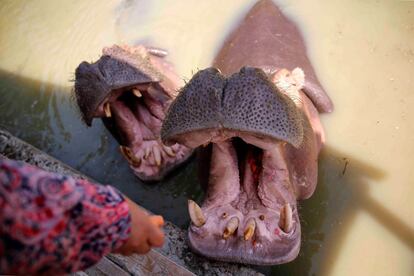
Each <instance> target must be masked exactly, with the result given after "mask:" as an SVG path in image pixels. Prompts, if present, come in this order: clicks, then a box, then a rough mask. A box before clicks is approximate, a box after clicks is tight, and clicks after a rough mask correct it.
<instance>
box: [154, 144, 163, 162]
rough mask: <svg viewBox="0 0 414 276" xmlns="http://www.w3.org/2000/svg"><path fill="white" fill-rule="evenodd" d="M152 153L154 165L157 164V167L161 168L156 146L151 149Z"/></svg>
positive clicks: (160, 158) (160, 159)
mask: <svg viewBox="0 0 414 276" xmlns="http://www.w3.org/2000/svg"><path fill="white" fill-rule="evenodd" d="M152 153H153V154H154V159H155V164H157V166H158V167H159V166H161V161H162V157H161V152H160V149H159V148H158V146H153V147H152Z"/></svg>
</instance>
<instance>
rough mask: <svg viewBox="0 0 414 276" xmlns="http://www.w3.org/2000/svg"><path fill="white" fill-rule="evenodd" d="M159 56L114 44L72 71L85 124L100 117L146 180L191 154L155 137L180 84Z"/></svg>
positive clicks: (149, 50) (146, 49) (156, 51)
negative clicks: (95, 59) (95, 60)
mask: <svg viewBox="0 0 414 276" xmlns="http://www.w3.org/2000/svg"><path fill="white" fill-rule="evenodd" d="M165 55H166V52H165V51H163V50H160V49H156V48H150V47H144V46H141V45H139V46H135V47H128V46H122V47H121V46H117V45H114V46H112V47H108V48H105V49H104V50H103V53H102V57H101V58H100V59H99V60H98V61H97V62H95V63H92V64H90V63H88V62H82V63H81V64H80V65H79V66H78V68H77V69H76V72H75V90H74V91H75V98H76V102H77V104H78V106H79V110H80V112H81V115H82V118H83V120H84V121H85V123H86V124H87V125H91V123H92V120H93V119H94V118H102V120H103V122H104V124H105V126H106V127H107V128H108V129H109V131H110V132H111V133H112V134H113V136H114V137H115V138H116V139H117V140H118V142H119V144H120V152H121V153H122V155H123V156H124V157H125V159H126V160H127V161H128V163H129V166H130V168H131V169H132V170H133V172H134V173H135V174H136V175H137V176H138V177H139V178H140V179H142V180H146V181H155V180H160V179H162V178H163V177H164V176H165V175H166V174H168V173H169V172H170V171H171V170H172V169H174V168H175V167H177V166H178V165H180V164H181V163H183V162H184V161H185V160H187V159H188V157H189V156H190V155H191V153H192V151H191V150H190V149H189V148H187V147H185V146H182V145H179V144H174V145H171V146H168V147H167V146H166V145H164V144H163V143H162V142H161V140H160V130H161V124H162V120H163V119H164V116H165V111H166V109H167V108H168V106H169V104H170V103H171V101H172V99H174V98H175V96H176V91H177V90H178V89H179V85H180V83H181V82H180V80H179V78H178V76H177V75H176V74H175V72H174V69H173V67H172V66H171V64H169V63H168V62H167V61H166V60H165Z"/></svg>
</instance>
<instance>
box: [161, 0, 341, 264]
mask: <svg viewBox="0 0 414 276" xmlns="http://www.w3.org/2000/svg"><path fill="white" fill-rule="evenodd" d="M332 109H333V106H332V103H331V101H330V99H329V97H328V96H327V94H326V93H325V91H324V89H323V88H322V86H321V84H320V83H319V81H318V79H317V77H316V74H315V72H314V70H313V68H312V65H311V63H310V61H309V59H308V57H307V55H306V48H305V45H304V41H303V39H302V37H301V35H300V33H299V31H298V29H297V27H296V26H295V25H294V24H293V23H292V22H291V21H289V20H288V19H287V18H286V17H285V16H284V15H283V14H282V13H281V11H280V10H279V9H278V7H277V6H276V5H274V4H273V2H272V1H267V0H263V1H259V2H258V3H257V4H256V5H255V6H254V7H253V8H252V9H251V10H250V12H249V13H248V14H247V15H246V17H245V19H244V20H243V21H242V22H241V23H240V25H239V27H238V28H236V30H234V31H233V32H232V33H231V34H230V36H229V37H228V38H227V39H226V41H225V43H224V46H223V47H222V49H221V50H220V51H219V53H218V55H217V57H216V58H215V60H214V62H213V67H211V68H207V69H204V70H201V71H199V72H197V73H196V74H195V75H194V76H193V77H192V79H191V80H190V81H189V82H188V83H187V84H186V85H185V87H183V88H182V89H181V91H180V93H179V95H178V96H177V98H176V99H175V100H174V101H173V103H172V104H171V106H170V107H169V109H168V112H167V115H166V117H165V119H164V121H163V125H162V129H161V137H162V140H163V142H164V143H165V144H167V145H171V144H176V143H178V144H182V145H184V146H186V147H189V148H192V149H194V148H199V151H198V156H199V162H200V164H201V165H200V173H199V175H200V184H201V185H202V186H203V187H205V188H206V196H205V198H204V200H203V202H202V204H201V207H200V206H199V205H198V204H197V203H195V202H194V201H192V200H189V202H188V208H189V214H190V218H191V225H190V227H189V234H188V235H189V243H190V246H191V248H192V249H193V250H194V251H195V252H197V253H199V254H201V255H204V256H206V257H208V258H212V259H216V260H222V261H230V262H240V263H248V264H259V265H275V264H281V263H285V262H289V261H291V260H293V259H295V258H296V256H297V255H298V253H299V250H300V243H301V227H300V221H299V213H298V206H297V200H300V199H306V198H308V197H310V196H311V195H312V194H313V192H314V190H315V188H316V184H317V160H318V155H319V151H320V149H321V147H322V145H323V143H324V140H325V138H324V132H323V128H322V125H321V123H320V121H319V112H331V111H332ZM318 110H319V112H318ZM304 219H306V218H304Z"/></svg>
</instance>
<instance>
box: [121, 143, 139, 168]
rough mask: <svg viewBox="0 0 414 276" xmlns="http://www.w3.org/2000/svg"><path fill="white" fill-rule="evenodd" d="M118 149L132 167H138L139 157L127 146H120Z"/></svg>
mask: <svg viewBox="0 0 414 276" xmlns="http://www.w3.org/2000/svg"><path fill="white" fill-rule="evenodd" d="M119 150H120V152H121V154H122V155H123V156H124V157H125V159H126V160H128V162H130V163H131V164H132V165H133V166H134V167H139V165H141V159H139V158H137V157H136V156H135V155H134V153H133V152H132V150H131V149H130V148H129V147H126V146H120V147H119Z"/></svg>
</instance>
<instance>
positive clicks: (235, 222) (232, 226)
mask: <svg viewBox="0 0 414 276" xmlns="http://www.w3.org/2000/svg"><path fill="white" fill-rule="evenodd" d="M237 227H239V218H237V217H232V218H231V219H230V220H229V221H228V222H227V225H226V228H225V229H224V232H223V238H224V239H227V238H228V237H230V236H231V235H233V233H234V231H236V229H237Z"/></svg>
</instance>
